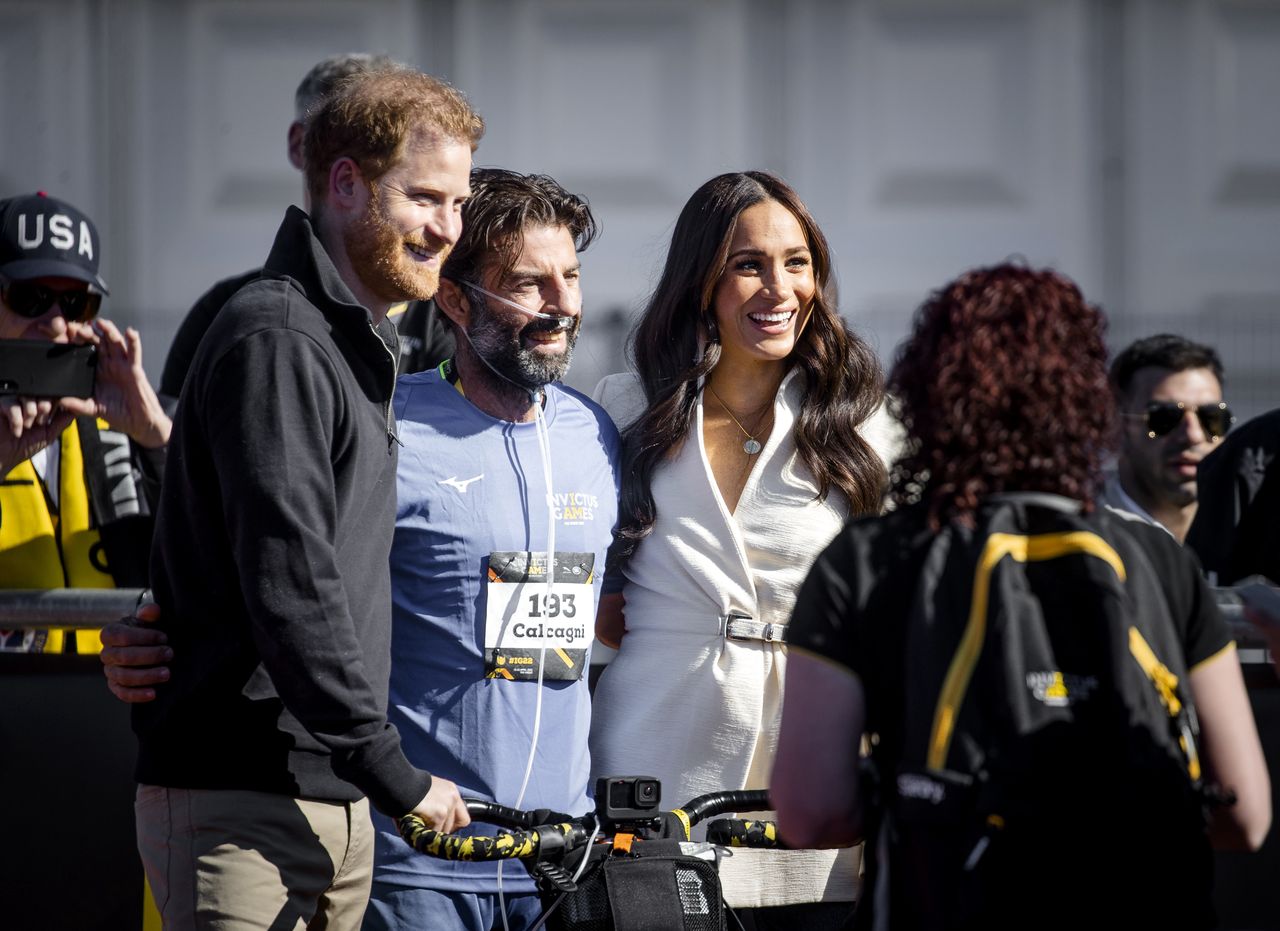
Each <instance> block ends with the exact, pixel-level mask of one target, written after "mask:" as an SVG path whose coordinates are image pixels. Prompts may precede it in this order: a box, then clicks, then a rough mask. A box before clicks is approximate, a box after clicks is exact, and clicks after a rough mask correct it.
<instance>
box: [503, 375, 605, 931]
mask: <svg viewBox="0 0 1280 931" xmlns="http://www.w3.org/2000/svg"><path fill="white" fill-rule="evenodd" d="M546 396H547V394H546V389H545V388H544V389H543V390H542V398H541V399H538V398H536V397H535V399H534V404H533V411H534V414H533V422H534V430H535V431H536V433H537V437H538V453H539V456H540V457H541V459H542V474H543V477H544V478H545V479H546V483H547V497H546V501H547V568H546V576H547V583H546V585H547V589H546V598H545V600H544V604H549V603H550V596H551V594H552V592H553V590H554V585H555V556H556V507H555V505H556V499H555V492H554V486H553V485H552V481H551V433H550V431H548V430H547V418H546V416H545V415H544V414H543V412H542V404H541V403H539V401H540V400H542V401H545V399H546ZM530 523H532V521H531V522H530ZM530 542H532V541H530ZM544 631H545V629H544ZM546 665H547V637H546V634H545V632H544V633H543V636H542V646H541V648H540V649H539V650H538V683H537V697H536V699H535V702H534V710H533V736H532V738H531V740H530V742H529V759H528V760H526V761H525V766H524V778H523V779H522V780H521V781H520V794H519V795H518V796H517V797H516V803H515V805H514V806H512V807H514V808H520V807H521V806H522V805H523V804H524V794H525V791H526V790H527V789H528V788H529V777H530V776H531V775H532V774H533V761H534V758H535V757H536V756H537V753H538V737H539V734H540V733H541V731H542V679H543V674H544V672H545V671H546ZM504 862H505V861H502V860H499V861H498V910H499V912H500V913H501V915H502V928H503V931H510V927H509V926H508V924H507V906H506V898H505V896H504V895H503V893H502V866H503V863H504ZM584 862H585V861H584Z"/></svg>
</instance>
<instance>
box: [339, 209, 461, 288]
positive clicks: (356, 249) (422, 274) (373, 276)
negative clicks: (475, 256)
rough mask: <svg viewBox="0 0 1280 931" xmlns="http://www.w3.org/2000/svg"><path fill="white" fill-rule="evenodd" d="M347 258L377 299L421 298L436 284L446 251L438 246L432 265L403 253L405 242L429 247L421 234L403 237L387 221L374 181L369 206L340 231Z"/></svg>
mask: <svg viewBox="0 0 1280 931" xmlns="http://www.w3.org/2000/svg"><path fill="white" fill-rule="evenodd" d="M342 236H343V245H344V247H345V248H346V250H347V258H348V260H349V261H350V262H351V268H352V270H353V271H354V272H355V274H356V277H357V278H359V279H360V283H361V284H362V285H364V287H365V288H366V289H367V290H368V291H369V292H370V293H372V294H374V295H376V296H377V297H378V299H379V300H383V301H387V302H389V303H392V304H395V303H399V302H400V301H425V300H428V299H429V298H431V297H434V296H435V293H436V290H437V289H438V288H439V287H440V266H441V265H443V264H444V260H445V259H446V258H447V257H448V255H449V249H448V247H445V248H443V249H440V250H439V251H438V254H437V261H436V263H435V264H434V265H430V266H428V265H421V264H419V263H417V262H415V261H414V260H413V259H411V258H410V257H409V256H407V255H406V254H405V244H406V243H413V244H414V245H418V246H421V247H423V248H425V249H430V248H431V246H429V245H428V244H427V243H425V242H422V241H421V237H407V236H405V235H404V234H402V233H400V232H399V231H398V230H397V229H396V228H395V226H394V224H393V223H392V222H391V218H390V216H389V215H388V213H387V209H386V206H385V205H384V204H383V202H382V196H381V193H380V192H379V190H378V187H377V185H374V186H373V189H372V191H371V192H370V195H369V209H368V211H367V212H366V213H365V215H364V216H362V217H360V218H359V219H358V220H355V221H353V222H352V223H351V224H350V225H349V226H348V227H347V228H346V229H345V230H343V233H342Z"/></svg>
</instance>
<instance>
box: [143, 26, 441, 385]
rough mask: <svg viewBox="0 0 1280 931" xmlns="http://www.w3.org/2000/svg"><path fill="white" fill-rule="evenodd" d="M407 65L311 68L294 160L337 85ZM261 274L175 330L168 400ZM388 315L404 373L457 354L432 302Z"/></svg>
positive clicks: (296, 124)
mask: <svg viewBox="0 0 1280 931" xmlns="http://www.w3.org/2000/svg"><path fill="white" fill-rule="evenodd" d="M407 68H408V66H407V65H402V64H400V63H399V62H396V61H393V60H392V59H390V58H388V57H387V56H385V55H369V54H365V53H359V52H357V53H349V54H346V55H334V56H332V57H330V58H325V59H323V60H321V61H319V62H317V63H316V64H315V65H314V66H313V67H312V68H311V70H310V71H308V72H307V74H306V76H305V77H304V78H303V79H302V83H301V84H299V85H298V90H297V92H296V93H295V94H294V98H293V105H294V118H293V122H291V123H290V124H289V131H288V141H289V151H288V156H289V164H291V165H293V167H294V168H296V169H298V170H299V171H303V170H304V169H305V167H306V166H305V164H304V161H303V156H302V142H303V139H304V138H305V136H306V131H307V120H308V119H309V118H310V115H311V114H312V113H314V112H316V111H317V110H318V109H319V107H320V104H321V103H323V102H324V99H325V98H326V97H328V96H329V95H330V94H332V93H333V91H334V88H336V87H337V86H338V85H339V84H341V83H342V82H343V81H345V80H347V79H348V78H350V77H352V76H353V75H358V74H367V73H368V72H371V71H396V70H404V69H407ZM302 203H303V209H304V210H306V211H308V212H310V210H311V196H310V194H309V192H308V191H307V190H306V188H305V185H304V189H303V194H302ZM260 274H262V269H260V268H254V269H251V270H249V271H247V272H242V273H240V274H239V275H235V276H233V277H231V278H224V279H223V280H222V281H219V282H218V283H217V284H215V285H214V286H213V287H211V288H210V289H209V290H208V291H206V292H205V293H204V294H203V295H201V296H200V298H199V299H198V300H197V301H196V302H195V304H194V305H193V306H192V308H191V310H190V311H188V312H187V315H186V317H184V318H183V321H182V325H181V326H180V327H178V332H177V333H176V334H174V337H173V343H172V344H171V345H170V346H169V355H168V356H167V357H166V358H165V361H164V372H163V374H162V375H161V376H160V397H161V399H163V400H164V401H165V402H166V403H167V404H169V405H174V404H177V403H178V395H179V394H181V393H182V383H183V382H184V381H185V380H186V377H187V372H188V370H189V369H190V368H191V360H192V359H193V358H194V357H195V353H196V347H197V346H199V345H200V340H201V339H203V338H204V334H205V332H206V331H207V330H208V329H209V325H210V324H211V323H213V319H214V317H216V316H217V314H218V311H219V310H221V309H222V307H223V305H224V304H226V302H227V300H228V299H229V298H230V297H231V295H233V294H235V293H236V292H237V291H239V290H240V289H241V288H243V287H244V286H245V285H246V284H248V283H249V282H250V281H253V280H254V279H255V278H257V277H258V276H259V275H260ZM387 316H388V317H389V318H390V319H391V321H392V322H393V323H395V325H396V329H397V331H398V335H399V337H400V363H399V370H400V372H401V373H405V372H421V371H422V370H423V369H426V368H429V367H430V366H433V365H437V364H439V362H440V360H441V359H445V358H448V356H449V355H450V354H451V353H452V352H453V337H452V336H451V335H450V334H449V332H448V327H447V324H446V323H445V322H444V321H443V320H442V319H441V317H440V314H439V313H438V312H437V311H436V308H435V305H434V304H433V303H432V302H431V301H430V300H425V301H410V302H407V303H406V302H400V303H397V304H395V305H393V306H392V308H391V310H389V311H388V312H387ZM170 409H172V408H170Z"/></svg>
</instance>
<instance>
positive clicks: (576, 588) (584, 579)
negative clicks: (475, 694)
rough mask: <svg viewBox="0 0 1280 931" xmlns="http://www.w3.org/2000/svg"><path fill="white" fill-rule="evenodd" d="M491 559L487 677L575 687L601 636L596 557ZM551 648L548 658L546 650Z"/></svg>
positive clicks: (509, 556) (540, 555)
mask: <svg viewBox="0 0 1280 931" xmlns="http://www.w3.org/2000/svg"><path fill="white" fill-rule="evenodd" d="M552 570H553V574H552V577H551V579H552V581H551V585H550V586H548V585H547V554H546V553H527V552H499V553H490V554H489V586H488V592H487V594H488V597H487V599H486V604H485V624H484V672H485V676H486V677H487V678H490V679H498V678H500V679H512V680H536V679H537V678H538V663H539V658H540V657H541V658H542V659H543V661H544V662H545V669H544V670H543V673H542V678H543V680H544V681H545V680H555V681H562V682H566V681H567V682H574V681H577V680H578V679H581V678H582V676H583V674H584V673H585V672H586V667H587V650H588V649H589V648H590V646H591V638H592V637H593V636H594V635H595V620H596V618H595V614H596V611H595V571H594V570H595V554H594V553H556V554H555V559H554V560H553V563H552ZM544 646H545V647H546V651H545V653H544V652H543V647H544Z"/></svg>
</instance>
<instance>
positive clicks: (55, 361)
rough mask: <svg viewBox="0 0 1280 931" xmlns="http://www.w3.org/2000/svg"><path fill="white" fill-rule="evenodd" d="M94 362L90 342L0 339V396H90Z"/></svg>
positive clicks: (95, 354) (93, 351)
mask: <svg viewBox="0 0 1280 931" xmlns="http://www.w3.org/2000/svg"><path fill="white" fill-rule="evenodd" d="M97 363H98V350H97V349H96V348H95V347H94V346H90V345H80V344H75V343H52V342H46V341H44V340H31V339H0V396H3V395H19V396H21V397H27V398H91V397H93V387H94V373H95V372H96V370H97Z"/></svg>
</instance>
